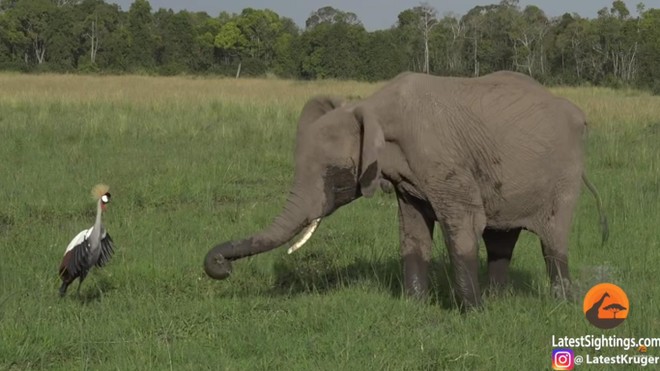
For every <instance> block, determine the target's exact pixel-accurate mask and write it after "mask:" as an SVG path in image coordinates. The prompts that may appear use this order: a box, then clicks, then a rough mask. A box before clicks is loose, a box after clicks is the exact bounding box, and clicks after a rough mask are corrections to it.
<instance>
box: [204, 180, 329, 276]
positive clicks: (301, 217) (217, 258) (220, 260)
mask: <svg viewBox="0 0 660 371" xmlns="http://www.w3.org/2000/svg"><path fill="white" fill-rule="evenodd" d="M302 189H303V187H300V186H295V187H294V188H293V190H292V191H291V192H290V193H289V196H288V198H287V200H286V203H285V206H284V210H282V212H281V213H280V214H279V215H278V216H277V217H276V218H275V219H274V220H273V222H272V223H271V224H270V225H269V226H268V227H267V228H265V229H264V230H263V231H261V232H259V233H257V234H254V235H252V236H250V237H248V238H246V239H243V240H238V241H231V242H225V243H223V244H220V245H217V246H215V247H214V248H212V249H211V250H210V251H209V252H208V254H207V255H206V259H205V260H204V270H205V271H206V273H207V275H209V276H210V277H211V278H215V279H224V278H227V277H228V276H229V275H230V274H231V263H230V261H232V260H236V259H240V258H244V257H248V256H251V255H256V254H260V253H263V252H266V251H270V250H272V249H275V248H277V247H279V246H282V245H284V244H285V243H287V242H289V241H290V240H291V239H293V238H294V237H295V236H296V235H297V234H299V233H300V232H301V231H302V230H303V229H305V233H304V234H303V236H302V238H301V241H300V242H298V243H296V244H295V245H294V246H292V250H295V249H297V248H299V247H300V246H302V244H303V243H304V242H306V241H307V239H309V238H310V237H311V234H312V233H313V232H314V230H315V229H316V227H317V226H318V224H319V222H320V219H321V218H320V217H321V212H316V213H310V212H309V210H317V208H316V207H314V206H320V204H321V203H320V202H318V203H315V205H314V206H311V205H310V201H309V200H308V199H304V198H303V197H301V196H300V194H302V193H301V192H300V190H302ZM318 209H319V210H321V208H318ZM289 252H292V251H291V249H290V251H289Z"/></svg>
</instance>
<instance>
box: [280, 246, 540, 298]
mask: <svg viewBox="0 0 660 371" xmlns="http://www.w3.org/2000/svg"><path fill="white" fill-rule="evenodd" d="M301 255H302V254H301ZM287 258H288V259H280V260H278V261H277V262H276V263H275V267H274V271H275V284H274V287H273V288H272V289H271V290H270V291H269V292H268V293H269V294H270V295H274V296H280V295H287V296H291V295H294V296H295V295H304V294H309V293H324V292H329V291H332V290H335V289H339V288H341V287H347V286H353V285H359V284H364V283H367V284H368V285H374V286H379V287H381V288H383V289H385V290H386V291H387V292H389V293H390V294H391V295H392V296H393V297H398V298H403V297H404V288H403V272H402V265H401V262H400V260H398V259H395V258H389V259H385V260H379V261H373V260H367V259H364V258H359V259H357V260H356V261H354V262H353V263H350V264H348V265H344V266H340V264H337V263H336V262H334V261H333V260H332V258H331V256H330V255H329V254H324V253H318V252H312V253H307V254H306V255H304V256H300V257H297V258H295V259H289V258H290V256H287ZM482 268H484V267H482ZM479 273H480V283H481V287H482V291H484V292H486V291H487V292H488V293H487V294H486V296H487V297H488V298H491V297H497V296H499V295H506V294H507V293H511V294H522V295H526V296H535V297H536V296H539V290H538V289H537V288H534V287H532V286H531V285H530V282H531V281H532V278H531V275H530V274H529V273H527V272H525V271H519V270H513V269H512V270H511V272H510V277H511V283H512V284H511V286H510V287H507V288H504V289H500V290H496V291H495V290H486V289H487V282H488V280H487V276H486V271H485V269H481V270H480V272H479ZM429 274H430V286H431V287H430V289H429V291H430V292H429V294H430V295H429V298H430V303H431V304H433V305H439V306H441V307H443V308H445V309H457V308H458V305H457V302H456V299H455V297H454V295H453V290H452V283H451V279H452V274H453V273H452V271H451V269H450V268H449V266H448V264H447V263H446V262H444V261H443V260H441V259H433V260H432V262H431V271H430V273H429Z"/></svg>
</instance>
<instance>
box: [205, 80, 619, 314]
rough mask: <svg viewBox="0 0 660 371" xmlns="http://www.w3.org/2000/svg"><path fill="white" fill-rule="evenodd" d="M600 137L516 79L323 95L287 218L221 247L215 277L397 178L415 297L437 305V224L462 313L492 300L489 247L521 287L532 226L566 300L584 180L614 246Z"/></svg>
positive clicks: (298, 157) (305, 234) (301, 126)
mask: <svg viewBox="0 0 660 371" xmlns="http://www.w3.org/2000/svg"><path fill="white" fill-rule="evenodd" d="M586 131H587V121H586V118H585V114H584V113H583V112H582V111H581V110H580V109H579V108H578V107H577V106H576V105H574V104H573V103H571V102H570V101H568V100H567V99H565V98H562V97H559V96H555V95H554V94H553V93H551V92H550V91H549V90H547V89H546V88H545V87H544V86H543V85H542V84H540V83H539V82H537V81H536V80H534V79H533V78H531V77H528V76H526V75H523V74H521V73H517V72H512V71H498V72H493V73H490V74H488V75H483V76H480V77H443V76H434V75H429V74H422V73H415V72H404V73H401V74H399V75H397V76H396V77H395V78H393V79H391V80H389V81H388V82H386V83H384V85H382V87H380V88H379V89H378V90H377V91H375V92H374V93H373V94H372V95H370V96H368V97H366V98H363V99H361V100H358V101H352V102H347V101H346V100H344V99H342V98H341V97H338V96H334V95H317V96H314V97H312V98H310V99H309V100H308V101H307V102H306V104H305V105H304V107H303V108H302V112H301V113H300V117H299V121H298V127H297V132H296V142H295V152H294V160H295V169H294V177H293V182H292V183H293V184H292V186H291V188H290V191H289V194H288V196H287V199H286V203H285V205H284V208H283V210H282V211H281V213H280V214H279V215H277V216H276V217H275V218H274V219H273V221H272V223H271V224H270V225H269V226H267V227H266V228H264V229H263V230H261V231H260V232H257V233H255V234H253V235H252V236H249V237H247V238H244V239H241V240H237V241H228V242H224V243H221V244H218V245H216V246H215V247H213V248H211V249H210V250H209V252H208V253H207V255H206V257H205V259H204V269H205V272H206V274H207V275H208V276H209V277H211V278H213V279H225V278H227V277H229V275H230V274H231V272H232V265H231V262H232V261H234V260H237V259H240V258H244V257H247V256H251V255H255V254H260V253H263V252H266V251H270V250H272V249H274V248H276V247H279V246H281V245H284V244H286V243H288V242H289V241H291V240H293V238H294V237H296V236H297V235H299V234H301V232H302V234H301V235H302V239H301V240H300V241H298V242H297V243H295V244H293V245H292V246H291V247H290V249H289V252H292V251H295V250H296V249H298V248H300V246H302V244H304V243H305V242H306V241H307V240H308V239H309V238H310V237H311V235H312V233H313V232H314V231H315V230H316V228H317V227H318V226H319V224H320V222H321V220H322V218H326V217H328V216H330V215H331V214H332V213H333V212H334V211H335V210H337V209H338V208H339V207H341V206H343V205H346V204H348V203H350V202H351V201H354V200H356V199H358V198H359V197H361V196H364V197H371V196H373V195H374V193H375V191H376V190H377V189H378V188H379V187H382V188H385V187H387V186H386V185H387V184H388V183H389V184H391V187H392V188H393V190H394V193H395V195H396V200H397V203H398V221H399V243H400V254H401V260H402V269H403V286H404V294H405V295H406V297H411V298H417V299H422V300H423V299H426V298H428V295H429V264H430V261H431V249H432V246H433V233H434V228H435V225H436V223H437V224H438V225H439V227H440V228H441V230H442V235H443V237H444V242H445V245H446V248H447V250H448V256H449V260H450V265H451V267H452V268H453V281H454V282H453V291H454V293H455V294H456V296H457V297H458V299H459V300H458V303H459V306H460V308H461V309H462V310H466V309H470V308H480V307H482V306H483V299H482V294H481V289H480V285H479V282H478V268H479V258H478V246H479V239H480V238H482V239H483V241H484V244H485V246H486V251H487V269H488V280H489V283H490V284H491V285H494V286H498V285H507V284H508V283H509V279H508V275H509V272H508V271H509V264H510V261H511V257H512V253H513V249H514V246H515V244H516V241H517V240H518V237H519V234H520V232H521V230H523V229H524V230H527V231H530V232H531V233H534V234H535V235H537V236H538V238H539V240H540V243H541V251H542V254H543V258H544V260H545V265H546V269H547V274H548V276H549V279H550V283H551V291H552V293H553V294H554V295H555V296H556V297H558V298H559V299H560V300H562V299H566V298H568V295H569V293H570V286H571V278H570V276H569V270H568V238H569V232H570V227H571V224H572V219H573V214H574V208H575V205H576V202H577V199H578V196H579V194H580V190H581V186H582V183H583V182H584V183H585V185H586V186H587V188H588V189H589V190H590V191H591V193H592V194H593V196H594V197H595V199H596V202H597V206H598V213H599V217H600V222H601V227H602V243H605V241H606V240H607V236H608V228H607V217H606V215H605V213H604V211H603V210H602V209H601V206H602V203H601V199H600V196H599V194H598V192H597V190H596V188H595V187H594V186H593V184H592V183H591V182H590V181H589V180H588V179H587V177H586V170H585V164H584V161H585V154H584V152H585V151H584V142H585V137H586Z"/></svg>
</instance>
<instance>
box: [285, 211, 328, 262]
mask: <svg viewBox="0 0 660 371" xmlns="http://www.w3.org/2000/svg"><path fill="white" fill-rule="evenodd" d="M320 222H321V218H316V219H314V220H312V222H311V223H309V225H308V226H307V227H305V229H304V230H303V235H302V237H301V238H300V239H299V240H298V242H296V243H295V244H293V245H292V246H291V247H289V250H288V253H289V254H291V253H292V252H294V251H296V250H298V249H299V248H301V247H302V246H303V245H304V244H305V243H306V242H307V241H308V240H309V239H310V238H311V237H312V235H313V234H314V231H315V230H316V228H318V226H319V223H320Z"/></svg>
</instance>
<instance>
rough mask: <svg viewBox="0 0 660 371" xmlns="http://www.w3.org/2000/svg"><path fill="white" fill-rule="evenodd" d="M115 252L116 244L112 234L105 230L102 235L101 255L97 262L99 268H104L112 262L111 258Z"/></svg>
mask: <svg viewBox="0 0 660 371" xmlns="http://www.w3.org/2000/svg"><path fill="white" fill-rule="evenodd" d="M114 252H115V250H114V242H113V241H112V237H110V234H109V233H108V232H107V231H106V230H105V229H104V230H103V234H102V235H101V254H100V255H99V260H98V261H97V262H96V266H97V267H102V266H104V265H106V264H107V263H108V262H109V261H110V257H112V254H113V253H114Z"/></svg>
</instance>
